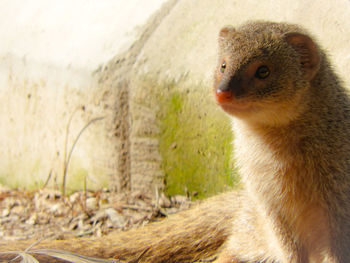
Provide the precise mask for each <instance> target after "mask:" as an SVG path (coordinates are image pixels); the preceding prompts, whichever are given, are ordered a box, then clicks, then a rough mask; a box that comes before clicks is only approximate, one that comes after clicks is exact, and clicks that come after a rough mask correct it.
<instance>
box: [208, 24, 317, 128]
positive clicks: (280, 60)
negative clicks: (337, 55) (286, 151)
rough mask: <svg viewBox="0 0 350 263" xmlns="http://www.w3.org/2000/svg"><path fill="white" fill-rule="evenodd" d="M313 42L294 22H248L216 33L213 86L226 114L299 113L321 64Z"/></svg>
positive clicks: (264, 118) (263, 119)
mask: <svg viewBox="0 0 350 263" xmlns="http://www.w3.org/2000/svg"><path fill="white" fill-rule="evenodd" d="M320 59H321V56H320V52H319V49H318V47H317V45H316V44H315V42H314V41H313V40H312V39H311V38H310V37H309V36H308V35H307V34H306V33H305V31H304V30H302V29H300V28H299V27H297V26H295V25H289V24H285V23H271V22H251V23H248V24H245V25H243V26H241V27H239V28H237V29H235V28H233V27H231V26H227V27H224V28H222V29H221V31H220V34H219V63H218V66H217V69H216V72H215V81H214V82H215V83H214V92H215V97H216V101H217V103H218V104H219V105H220V106H221V107H222V108H223V109H224V110H225V111H226V112H228V113H229V114H230V115H233V116H235V117H238V118H242V119H244V120H249V121H253V122H258V123H264V124H267V125H281V124H286V123H288V122H290V121H291V120H293V119H295V118H297V117H298V115H299V114H300V113H301V111H302V109H303V106H302V105H304V104H306V103H307V102H306V100H307V99H306V98H307V95H306V94H307V91H308V89H310V82H311V81H312V80H313V79H314V78H315V76H316V74H317V72H318V70H319V65H320Z"/></svg>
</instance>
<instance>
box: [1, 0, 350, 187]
mask: <svg viewBox="0 0 350 263" xmlns="http://www.w3.org/2000/svg"><path fill="white" fill-rule="evenodd" d="M144 2H145V1H137V0H133V1H127V3H125V2H124V1H119V2H118V1H116V2H115V3H113V2H111V1H107V0H105V1H98V0H95V1H94V0H90V1H87V2H86V1H73V2H72V1H60V2H57V3H56V4H55V6H52V4H49V3H48V2H47V1H44V0H38V1H36V2H35V4H34V5H33V3H31V4H29V3H27V4H26V2H25V1H20V0H17V1H7V2H6V1H5V2H4V3H6V4H3V5H2V8H1V9H0V20H1V21H0V34H1V36H2V38H1V39H2V40H1V41H0V100H1V102H2V103H1V106H0V119H1V122H2V127H1V130H0V134H1V138H2V139H1V140H0V147H1V155H2V156H1V158H0V182H5V183H8V184H11V185H19V184H24V185H27V186H28V185H42V184H43V182H45V181H46V179H47V178H48V177H49V175H51V183H52V182H53V181H54V179H55V178H56V181H57V183H58V184H59V183H60V182H61V179H62V174H63V167H64V163H65V160H67V156H66V155H67V153H69V149H71V147H72V144H73V142H74V139H75V138H77V136H78V134H79V132H80V131H81V130H82V129H83V128H84V127H85V126H86V125H87V124H89V123H90V121H91V120H96V121H95V122H93V123H92V124H91V125H89V126H88V127H87V128H86V129H85V130H84V132H83V133H82V135H81V136H80V137H79V140H78V142H77V144H76V146H75V148H74V151H73V154H72V159H71V162H70V164H69V167H68V168H69V170H68V179H69V180H70V183H69V185H70V187H71V188H79V187H82V185H83V181H84V178H87V179H88V180H87V183H88V186H89V187H92V188H93V187H94V188H98V187H101V186H105V185H109V186H110V187H111V186H112V187H114V188H117V189H131V190H137V189H142V190H145V189H151V191H154V190H155V189H159V188H162V187H163V180H164V178H166V181H167V182H168V183H169V182H170V183H171V184H173V185H176V187H175V188H176V189H174V191H173V192H171V193H176V192H181V191H189V192H198V191H203V192H207V193H211V192H212V191H214V190H212V189H211V188H210V187H211V186H212V185H214V188H216V190H217V189H219V190H223V189H224V188H223V186H222V185H225V184H226V183H227V181H230V180H232V176H233V174H232V169H231V168H232V167H231V166H232V164H230V162H229V160H228V159H229V158H230V154H229V153H228V152H229V151H230V150H231V149H230V146H229V140H230V139H232V138H231V137H230V135H229V133H230V132H229V128H228V126H227V125H228V120H227V119H225V117H223V116H222V115H221V112H220V111H219V110H218V109H217V108H216V107H215V105H214V104H213V102H212V101H211V99H210V92H208V90H209V89H210V85H211V79H212V72H213V68H214V67H215V65H216V48H217V34H218V31H219V30H220V28H221V27H222V26H223V25H227V24H232V25H238V24H241V23H243V22H245V21H247V20H252V19H265V20H274V21H286V22H292V23H298V24H301V25H303V26H305V27H306V28H307V29H309V30H310V31H311V32H312V33H313V34H314V35H315V37H316V38H317V39H318V40H319V41H320V42H321V43H322V46H323V47H324V48H325V49H326V50H327V51H328V53H330V55H331V60H332V61H333V64H334V66H335V68H336V70H337V71H338V72H339V73H340V75H341V76H342V77H343V79H344V80H345V81H346V83H347V85H348V86H350V85H349V84H350V74H348V73H349V72H350V48H349V45H348V43H349V42H350V22H349V19H348V18H349V17H350V2H349V1H347V0H335V1H327V0H321V1H303V0H283V1H276V0H262V1H253V0H245V1H243V0H217V1H210V0H191V1H186V0H178V1H176V0H172V1H165V0H164V1H161V0H152V1H147V4H145V3H144ZM164 2H166V4H165V5H162V4H163V3H164ZM19 6H21V8H18V7H19ZM161 6H162V8H161V9H159V8H160V7H161ZM18 10H20V11H18ZM151 14H152V16H151ZM135 26H136V27H137V28H136V29H135ZM100 117H101V118H103V119H96V118H100ZM70 119H71V121H70ZM215 119H216V120H215ZM69 123H70V125H69ZM221 125H222V126H221ZM67 127H69V133H68V135H69V137H68V138H69V140H68V144H67V145H68V147H66V146H65V145H66V137H67V136H66V134H67ZM169 130H170V131H169ZM181 134H182V135H181ZM184 134H185V135H186V136H185V135H184ZM231 136H232V135H231ZM65 149H66V150H65ZM67 149H68V150H67ZM65 153H66V154H65ZM65 156H66V157H65ZM220 163H224V165H223V166H220V165H219V164H220ZM223 174H224V177H225V178H224V179H219V180H218V178H221V177H220V176H222V175H223ZM201 176H202V177H201ZM203 176H204V178H203ZM173 177H176V178H177V177H179V178H180V179H174V178H173ZM220 180H221V181H220ZM219 181H220V182H219ZM198 184H202V186H201V188H199V189H197V188H196V187H194V186H191V185H198ZM216 185H219V186H218V187H216Z"/></svg>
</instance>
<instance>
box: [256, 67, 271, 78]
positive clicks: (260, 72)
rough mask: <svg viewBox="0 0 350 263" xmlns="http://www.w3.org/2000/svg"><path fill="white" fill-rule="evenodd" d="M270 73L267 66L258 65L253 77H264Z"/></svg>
mask: <svg viewBox="0 0 350 263" xmlns="http://www.w3.org/2000/svg"><path fill="white" fill-rule="evenodd" d="M269 75H270V70H269V68H268V67H267V66H260V67H258V69H257V70H256V72H255V77H256V78H258V79H266V78H267V77H268V76H269Z"/></svg>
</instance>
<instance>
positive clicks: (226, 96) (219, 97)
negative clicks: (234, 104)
mask: <svg viewBox="0 0 350 263" xmlns="http://www.w3.org/2000/svg"><path fill="white" fill-rule="evenodd" d="M215 97H216V101H217V102H218V103H224V102H229V101H231V100H232V98H233V94H232V91H231V90H225V91H223V90H220V89H217V90H216V92H215Z"/></svg>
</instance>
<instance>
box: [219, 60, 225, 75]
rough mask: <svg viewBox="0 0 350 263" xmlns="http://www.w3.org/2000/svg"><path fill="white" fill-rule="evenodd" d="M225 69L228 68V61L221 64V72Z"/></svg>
mask: <svg viewBox="0 0 350 263" xmlns="http://www.w3.org/2000/svg"><path fill="white" fill-rule="evenodd" d="M225 69H226V62H225V61H224V62H223V63H222V64H221V67H220V72H221V73H224V72H225Z"/></svg>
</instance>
